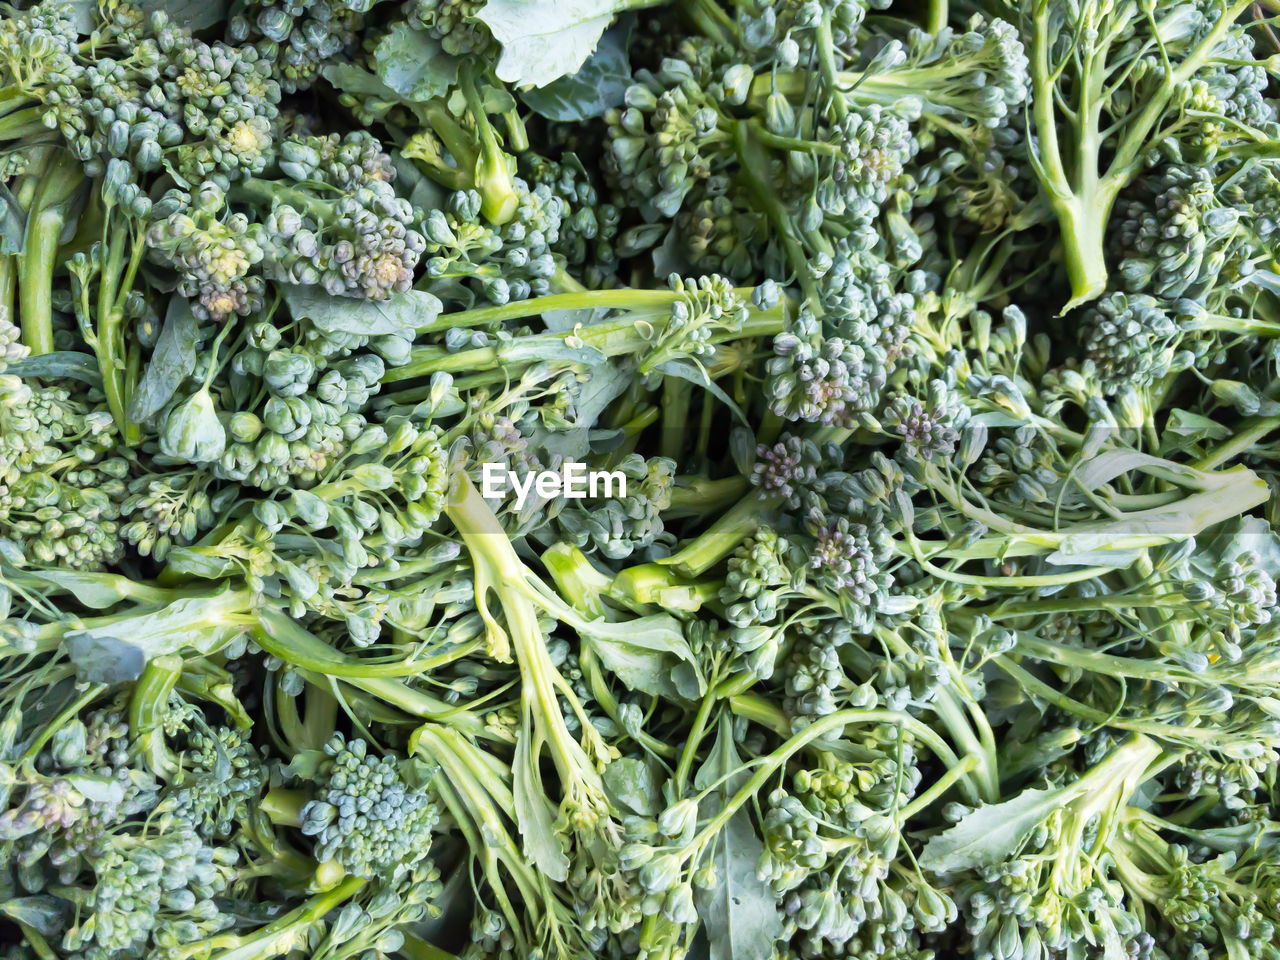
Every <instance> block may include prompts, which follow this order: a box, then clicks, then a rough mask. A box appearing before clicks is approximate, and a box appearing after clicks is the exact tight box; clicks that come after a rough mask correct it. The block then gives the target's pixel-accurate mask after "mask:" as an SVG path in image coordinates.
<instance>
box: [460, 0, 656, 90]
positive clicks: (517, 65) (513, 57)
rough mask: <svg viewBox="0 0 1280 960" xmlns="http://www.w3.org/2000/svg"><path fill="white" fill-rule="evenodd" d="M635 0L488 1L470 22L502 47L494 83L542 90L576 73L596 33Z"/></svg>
mask: <svg viewBox="0 0 1280 960" xmlns="http://www.w3.org/2000/svg"><path fill="white" fill-rule="evenodd" d="M647 5H649V4H645V3H636V2H635V0H489V2H488V3H486V4H485V5H484V6H483V7H481V8H480V11H479V12H478V13H477V14H476V18H477V19H479V20H481V21H483V22H484V23H485V24H486V25H487V26H488V27H489V30H490V31H491V32H492V33H493V35H494V37H495V38H496V39H497V41H498V42H499V43H501V44H502V56H501V57H500V58H499V59H498V68H497V69H498V79H500V80H505V81H507V82H508V83H514V84H515V85H516V86H518V87H545V86H546V85H547V84H549V83H551V82H553V81H555V80H558V79H560V78H561V77H567V76H569V75H570V74H574V73H577V72H578V71H579V70H580V69H581V68H582V65H583V64H584V63H586V62H587V58H588V57H590V56H591V54H592V52H593V51H594V50H595V48H596V44H597V43H598V42H599V40H600V36H601V34H603V33H604V31H605V29H606V28H608V26H609V24H610V23H612V22H613V18H614V15H615V14H617V13H620V12H622V11H623V10H628V9H634V8H636V7H638V6H647Z"/></svg>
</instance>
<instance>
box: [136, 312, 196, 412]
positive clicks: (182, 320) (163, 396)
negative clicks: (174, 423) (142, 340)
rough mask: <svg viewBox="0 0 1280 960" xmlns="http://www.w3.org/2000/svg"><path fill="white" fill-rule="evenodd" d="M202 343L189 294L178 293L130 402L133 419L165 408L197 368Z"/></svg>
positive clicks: (166, 314)
mask: <svg viewBox="0 0 1280 960" xmlns="http://www.w3.org/2000/svg"><path fill="white" fill-rule="evenodd" d="M199 342H200V325H199V324H198V323H196V318H195V315H194V314H193V313H192V312H191V305H190V304H189V303H188V302H187V298H186V297H181V296H178V295H177V294H175V295H174V296H172V297H170V298H169V308H168V310H167V311H165V315H164V326H163V327H161V329H160V337H159V339H157V340H156V348H155V350H154V351H152V353H151V362H150V363H148V364H147V369H146V371H145V372H144V373H143V374H142V379H141V380H140V381H138V388H137V389H136V390H135V391H134V393H133V398H132V399H131V400H130V401H129V418H130V419H131V420H133V421H134V422H135V423H141V422H142V421H144V420H146V419H148V418H150V417H152V416H154V415H155V414H157V413H159V412H160V411H161V410H162V409H164V405H165V404H166V403H168V402H169V401H170V400H171V399H172V398H173V394H174V392H175V391H176V390H177V389H178V387H179V386H181V384H182V381H183V380H185V379H187V377H189V376H191V374H192V372H193V371H194V370H195V368H196V346H197V344H198V343H199Z"/></svg>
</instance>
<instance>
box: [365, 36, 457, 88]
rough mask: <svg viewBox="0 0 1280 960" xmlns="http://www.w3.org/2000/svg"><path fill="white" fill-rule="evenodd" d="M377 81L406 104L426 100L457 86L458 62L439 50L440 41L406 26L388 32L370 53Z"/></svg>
mask: <svg viewBox="0 0 1280 960" xmlns="http://www.w3.org/2000/svg"><path fill="white" fill-rule="evenodd" d="M373 60H374V65H375V68H376V69H377V71H378V77H379V79H380V80H382V82H383V83H384V84H386V85H387V87H388V88H390V89H391V90H394V91H395V92H396V93H397V94H399V95H400V96H401V97H404V98H406V99H408V100H416V101H422V100H430V99H431V98H432V97H441V96H444V95H445V94H446V93H448V92H449V88H450V87H452V86H453V85H454V84H456V83H457V82H458V65H459V63H460V62H461V61H459V59H458V58H457V57H453V56H450V55H449V54H447V53H445V52H444V50H442V49H441V47H440V41H439V40H436V39H435V38H433V37H431V36H429V35H428V34H427V33H426V32H425V31H422V30H414V29H413V28H411V27H410V26H409V25H408V24H407V23H398V24H396V25H395V26H394V27H392V28H391V30H390V32H388V33H387V35H386V36H384V37H383V38H382V39H381V40H380V41H379V42H378V45H377V47H375V48H374V51H373Z"/></svg>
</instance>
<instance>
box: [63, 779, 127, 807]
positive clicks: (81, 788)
mask: <svg viewBox="0 0 1280 960" xmlns="http://www.w3.org/2000/svg"><path fill="white" fill-rule="evenodd" d="M64 779H65V780H66V781H67V783H69V784H70V785H71V786H72V787H73V788H74V789H75V791H76V792H77V793H79V794H81V795H82V796H83V797H84V798H85V799H86V800H89V801H91V802H93V803H119V802H120V801H121V800H123V799H124V784H122V783H121V782H120V781H119V780H117V779H116V778H115V777H108V776H104V775H101V774H93V773H73V774H68V775H67V776H66V777H65V778H64Z"/></svg>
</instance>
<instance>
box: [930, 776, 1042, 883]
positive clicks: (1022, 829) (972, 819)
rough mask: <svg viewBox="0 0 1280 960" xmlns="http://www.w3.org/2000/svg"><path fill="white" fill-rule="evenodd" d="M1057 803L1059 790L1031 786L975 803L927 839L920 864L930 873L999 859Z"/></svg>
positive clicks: (994, 861) (1021, 840)
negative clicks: (984, 803)
mask: <svg viewBox="0 0 1280 960" xmlns="http://www.w3.org/2000/svg"><path fill="white" fill-rule="evenodd" d="M1061 803H1062V791H1061V790H1041V789H1031V790H1023V791H1022V792H1021V793H1020V794H1018V795H1017V796H1016V797H1014V798H1013V799H1012V800H1006V801H1004V802H1003V803H992V804H988V805H987V806H984V807H978V808H977V809H976V810H974V811H973V812H972V813H970V814H969V815H968V816H966V817H964V818H963V819H962V820H961V821H960V822H959V823H957V824H956V825H955V826H953V827H948V828H947V829H946V830H943V831H942V832H941V833H939V834H937V835H935V836H933V837H931V838H930V839H929V842H928V843H926V844H925V845H924V850H923V851H921V853H920V866H921V867H923V868H924V869H926V870H930V871H932V872H934V873H958V872H960V871H962V870H972V869H974V868H977V867H984V866H990V865H992V864H996V863H999V862H1000V861H1002V860H1004V859H1006V858H1007V857H1009V855H1010V854H1012V853H1014V852H1015V851H1016V850H1017V849H1018V847H1019V846H1021V845H1022V842H1023V841H1024V840H1025V839H1026V838H1027V837H1028V836H1029V835H1030V834H1031V832H1032V831H1033V830H1035V828H1036V827H1037V826H1038V825H1039V824H1040V822H1041V821H1042V820H1044V818H1045V817H1047V816H1048V815H1049V814H1050V813H1051V812H1053V810H1054V809H1055V808H1056V807H1058V806H1060V805H1061Z"/></svg>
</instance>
